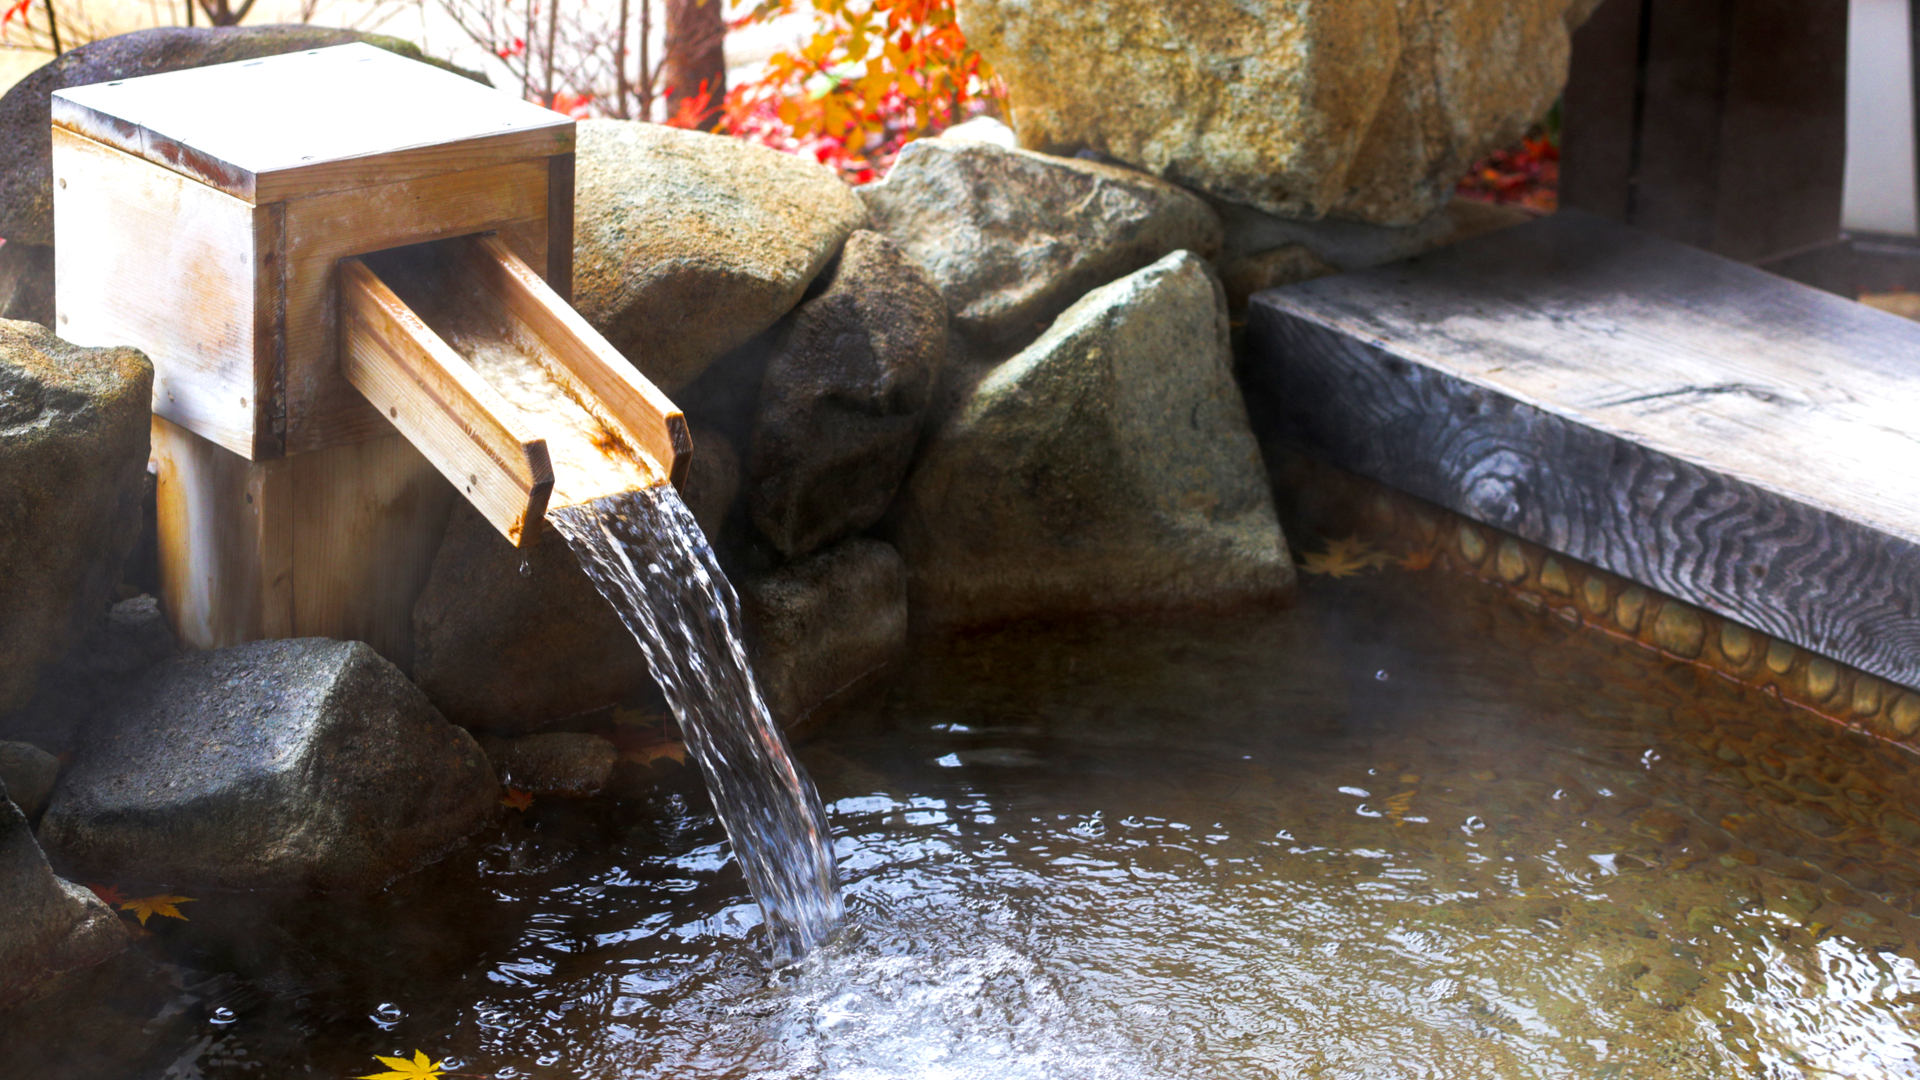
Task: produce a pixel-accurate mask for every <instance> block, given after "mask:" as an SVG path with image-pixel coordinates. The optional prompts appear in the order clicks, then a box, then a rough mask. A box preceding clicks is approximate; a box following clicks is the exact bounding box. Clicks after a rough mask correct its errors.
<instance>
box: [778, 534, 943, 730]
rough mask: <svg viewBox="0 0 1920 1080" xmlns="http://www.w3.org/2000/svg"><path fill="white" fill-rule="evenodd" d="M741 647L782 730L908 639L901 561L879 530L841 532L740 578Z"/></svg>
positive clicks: (881, 664) (888, 659)
mask: <svg viewBox="0 0 1920 1080" xmlns="http://www.w3.org/2000/svg"><path fill="white" fill-rule="evenodd" d="M740 609H741V617H742V620H743V621H744V622H745V624H746V627H745V629H746V638H747V651H748V653H749V654H750V655H751V656H752V658H753V669H754V674H755V675H756V676H757V677H758V679H759V681H760V690H761V693H763V694H765V695H766V699H767V707H768V708H769V709H770V710H771V711H772V712H773V718H774V720H775V721H777V722H778V723H779V724H780V726H781V727H783V728H787V729H789V730H791V729H793V728H795V727H797V726H800V725H803V724H805V723H807V722H808V721H809V720H811V719H813V718H814V717H815V716H816V715H818V713H819V712H820V711H821V709H822V708H823V707H824V706H827V705H828V704H830V703H831V702H833V701H835V700H837V699H838V697H839V696H840V695H842V694H844V693H845V692H846V691H847V690H849V689H851V688H853V687H854V686H856V685H858V684H860V683H861V682H862V681H863V680H864V679H866V677H867V676H869V675H872V674H874V673H876V672H878V671H880V670H881V669H883V668H885V667H886V666H887V665H888V664H891V663H892V662H893V661H895V660H897V659H899V658H900V657H901V656H902V655H903V654H904V653H905V652H906V648H907V588H906V568H905V567H904V565H903V564H902V563H901V561H900V555H899V553H898V552H896V551H895V550H894V549H893V548H892V547H891V546H889V545H887V544H885V543H882V542H881V541H878V540H867V539H855V540H843V541H841V542H840V543H838V544H835V545H833V546H832V547H828V548H825V549H823V550H821V551H818V552H816V553H814V554H812V555H809V556H807V557H806V558H804V559H799V560H796V561H795V562H791V563H788V564H787V565H785V566H783V567H781V568H780V569H778V570H774V571H771V572H769V573H765V574H757V575H754V576H751V577H747V578H744V579H742V581H741V582H740Z"/></svg>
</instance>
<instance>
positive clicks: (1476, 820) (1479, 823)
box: [1460, 814, 1487, 836]
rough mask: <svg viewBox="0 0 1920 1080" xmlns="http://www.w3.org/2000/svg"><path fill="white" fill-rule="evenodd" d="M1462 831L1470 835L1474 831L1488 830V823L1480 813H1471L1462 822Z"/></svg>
mask: <svg viewBox="0 0 1920 1080" xmlns="http://www.w3.org/2000/svg"><path fill="white" fill-rule="evenodd" d="M1460 831H1461V832H1463V833H1466V834H1467V835H1469V836H1471V835H1473V834H1474V833H1481V832H1486V831H1487V823H1486V822H1485V821H1483V820H1482V819H1481V817H1480V815H1479V814H1470V815H1468V817H1467V820H1466V821H1464V822H1462V823H1461V825H1460Z"/></svg>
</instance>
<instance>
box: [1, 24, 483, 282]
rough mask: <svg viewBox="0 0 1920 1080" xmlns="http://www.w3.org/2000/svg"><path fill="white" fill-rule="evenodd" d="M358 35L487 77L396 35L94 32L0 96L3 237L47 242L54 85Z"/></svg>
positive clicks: (299, 30)
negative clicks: (93, 38)
mask: <svg viewBox="0 0 1920 1080" xmlns="http://www.w3.org/2000/svg"><path fill="white" fill-rule="evenodd" d="M353 41H364V42H366V43H367V44H369V45H377V46H379V47H380V48H382V49H386V50H387V51H389V52H394V53H398V54H400V55H401V56H405V57H408V58H410V59H414V60H425V61H426V62H427V63H430V64H434V65H436V66H438V67H444V68H447V69H448V70H450V71H457V72H459V73H460V74H462V75H466V76H468V77H469V78H473V79H478V80H480V81H482V82H485V81H486V78H485V76H483V75H480V74H479V73H477V72H470V71H462V70H461V69H459V68H455V67H453V66H452V65H449V64H445V63H442V62H440V61H437V60H431V59H427V58H426V57H423V56H421V54H420V49H419V47H418V46H415V45H413V44H411V43H409V42H405V41H401V40H400V39H399V38H392V37H387V36H386V35H384V34H365V33H361V32H360V31H358V30H332V29H327V28H324V27H319V26H246V27H222V28H218V29H214V28H206V27H202V28H197V29H196V28H189V27H179V26H166V27H160V28H158V29H153V30H135V31H134V32H132V33H130V34H120V35H117V36H115V37H109V38H101V39H100V40H98V41H92V42H88V43H87V44H85V45H82V46H80V47H78V48H76V49H71V50H69V51H67V52H66V53H64V54H62V55H61V56H60V57H59V58H58V59H56V60H54V61H53V62H52V63H49V64H47V65H46V66H44V67H41V68H39V69H37V70H36V71H34V72H33V74H31V75H28V76H27V77H26V78H24V79H22V80H20V81H19V82H18V83H15V84H14V86H13V88H12V89H10V90H8V91H7V93H6V96H5V97H0V146H4V147H6V152H5V153H4V154H0V236H3V237H6V239H7V241H8V242H9V243H10V244H13V243H26V244H51V243H53V242H54V241H53V162H52V151H53V135H52V133H51V132H52V123H53V120H52V112H51V101H52V98H53V92H54V91H55V90H64V89H66V88H67V87H69V86H87V85H90V84H92V83H100V82H109V81H111V80H113V79H129V78H133V77H134V76H136V75H155V74H158V73H160V72H163V71H179V70H181V69H183V68H195V67H205V66H207V65H209V64H225V63H229V62H232V61H237V60H253V59H257V58H259V57H262V56H277V55H279V54H281V53H290V52H300V51H302V50H304V49H319V48H324V47H326V46H329V45H345V44H347V43H348V42H353Z"/></svg>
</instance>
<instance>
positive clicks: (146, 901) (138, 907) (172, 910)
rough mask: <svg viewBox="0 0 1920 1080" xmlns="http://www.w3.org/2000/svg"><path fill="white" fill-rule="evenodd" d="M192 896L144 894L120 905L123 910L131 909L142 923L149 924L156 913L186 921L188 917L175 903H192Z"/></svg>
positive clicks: (143, 924) (142, 924)
mask: <svg viewBox="0 0 1920 1080" xmlns="http://www.w3.org/2000/svg"><path fill="white" fill-rule="evenodd" d="M191 903H193V897H191V896H142V897H140V898H139V899H138V900H128V901H127V902H125V903H123V904H121V905H120V910H121V911H131V912H133V913H134V915H136V916H138V917H139V919H140V925H141V926H145V925H147V919H148V918H150V917H152V916H154V915H165V916H166V917H167V918H169V919H179V920H180V921H181V922H186V921H187V917H186V916H185V915H182V914H180V909H179V908H177V907H175V906H174V905H175V904H191Z"/></svg>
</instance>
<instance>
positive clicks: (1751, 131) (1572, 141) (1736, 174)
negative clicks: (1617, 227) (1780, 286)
mask: <svg viewBox="0 0 1920 1080" xmlns="http://www.w3.org/2000/svg"><path fill="white" fill-rule="evenodd" d="M1846 89H1847V0H1738V2H1737V3H1735V2H1715V3H1707V2H1702V0H1607V2H1606V3H1603V4H1602V5H1601V6H1600V8H1599V10H1598V11H1596V12H1595V13H1594V15H1593V17H1592V18H1591V19H1590V20H1589V21H1588V22H1587V24H1586V25H1585V26H1583V27H1581V28H1580V30H1579V31H1578V32H1577V33H1576V34H1575V35H1574V46H1573V63H1572V69H1571V72H1570V76H1569V79H1568V84H1567V91H1566V107H1565V113H1564V115H1565V128H1564V135H1563V141H1564V147H1563V151H1562V153H1563V162H1562V180H1561V200H1560V201H1561V205H1562V206H1567V207H1571V208H1574V209H1580V210H1586V211H1588V212H1590V213H1594V214H1599V215H1601V216H1603V217H1607V218H1611V219H1613V220H1615V221H1619V222H1623V223H1625V224H1628V225H1634V226H1637V227H1639V228H1643V229H1647V230H1650V231H1652V232H1656V233H1659V234H1661V235H1663V236H1667V237H1670V238H1672V239H1675V240H1679V241H1682V242H1684V243H1687V244H1691V245H1693V246H1695V247H1699V248H1704V249H1706V250H1708V251H1712V252H1715V253H1717V254H1720V255H1725V256H1728V257H1729V258H1734V259H1739V260H1741V261H1742V262H1748V263H1753V264H1756V265H1762V266H1766V267H1768V268H1769V269H1773V270H1776V271H1777V272H1781V273H1784V274H1786V275H1787V276H1790V277H1796V278H1799V279H1801V280H1805V281H1808V282H1809V283H1812V284H1818V285H1821V286H1822V287H1824V288H1830V289H1832V290H1833V291H1836V292H1846V291H1849V290H1850V288H1851V283H1850V281H1849V280H1847V279H1848V276H1849V275H1848V267H1847V262H1848V260H1847V257H1846V251H1845V247H1844V241H1843V239H1842V238H1841V231H1840V194H1841V183H1842V179H1843V176H1844V173H1845V166H1846Z"/></svg>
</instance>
